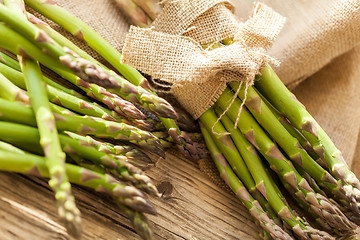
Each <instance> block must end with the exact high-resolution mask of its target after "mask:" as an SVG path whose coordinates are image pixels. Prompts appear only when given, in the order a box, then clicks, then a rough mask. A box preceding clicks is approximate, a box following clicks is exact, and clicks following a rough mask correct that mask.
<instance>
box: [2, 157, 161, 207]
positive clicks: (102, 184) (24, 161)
mask: <svg viewBox="0 0 360 240" xmlns="http://www.w3.org/2000/svg"><path fill="white" fill-rule="evenodd" d="M45 161H46V159H45V158H43V157H39V156H36V155H33V154H27V153H23V154H17V153H12V152H8V151H1V150H0V169H1V170H5V171H13V172H18V173H25V174H32V175H36V176H39V177H49V175H50V173H49V171H48V170H47V168H46V165H45ZM20 166H21V167H20ZM65 167H66V173H67V175H68V176H69V181H70V182H72V183H74V184H78V185H81V186H85V187H89V188H92V189H94V190H96V191H98V192H105V193H108V194H110V195H111V196H113V197H114V198H116V200H117V201H118V202H119V203H121V204H123V205H125V206H128V207H130V208H132V209H134V210H136V211H140V212H146V213H155V210H154V207H153V205H152V204H151V203H150V202H149V201H148V200H147V198H146V196H145V195H144V194H143V193H142V192H141V191H139V190H138V189H136V188H135V187H132V186H127V185H124V184H121V183H120V182H118V181H116V180H115V179H114V178H113V177H111V176H110V175H106V174H100V173H96V172H93V171H90V170H88V169H85V168H82V167H79V166H76V165H72V164H66V165H65Z"/></svg>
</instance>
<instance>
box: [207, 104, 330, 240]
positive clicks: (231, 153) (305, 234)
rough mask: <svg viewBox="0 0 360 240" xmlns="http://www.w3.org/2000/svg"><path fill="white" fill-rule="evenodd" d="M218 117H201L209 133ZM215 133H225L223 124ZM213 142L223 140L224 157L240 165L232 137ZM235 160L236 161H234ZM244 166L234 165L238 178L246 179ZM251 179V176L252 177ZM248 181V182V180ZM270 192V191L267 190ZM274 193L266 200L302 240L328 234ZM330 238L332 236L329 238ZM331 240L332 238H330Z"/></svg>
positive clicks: (220, 147) (216, 127) (209, 114)
mask: <svg viewBox="0 0 360 240" xmlns="http://www.w3.org/2000/svg"><path fill="white" fill-rule="evenodd" d="M216 119H217V116H216V115H215V114H214V112H213V110H212V109H209V110H207V111H206V112H205V113H204V114H203V115H202V116H201V117H200V121H201V122H202V123H203V124H204V125H205V128H206V129H207V131H212V126H213V125H214V123H215V122H216ZM214 131H216V132H219V133H224V132H226V131H225V128H224V127H223V126H222V124H221V123H217V124H216V125H215V127H214ZM212 137H213V140H214V141H216V140H215V139H216V138H218V139H221V140H218V141H216V142H221V143H223V144H217V146H218V147H219V149H220V150H221V152H222V153H223V154H224V156H225V157H226V159H227V160H228V161H229V163H230V164H231V163H232V162H233V161H237V164H239V159H241V157H240V155H239V154H238V153H237V151H235V149H236V147H235V146H234V143H233V142H232V140H231V138H230V136H228V135H222V136H218V135H215V134H213V135H212ZM225 144H226V145H228V146H229V147H226V148H225V147H223V146H224V145H225ZM232 158H234V159H232ZM231 165H232V164H231ZM243 165H244V166H239V165H237V166H236V167H235V165H232V168H233V169H234V171H235V172H236V171H238V173H239V174H238V176H241V179H245V178H244V176H243V173H242V171H243V170H244V169H247V166H246V165H245V163H244V164H243ZM250 177H251V176H250ZM246 181H248V180H246ZM246 181H244V180H243V182H244V183H246ZM263 185H264V181H262V183H260V185H258V186H259V188H260V189H263V190H261V191H260V192H262V193H264V191H265V190H264V189H265V188H264V186H263ZM272 186H273V185H272V184H266V187H272ZM266 190H268V189H266ZM272 193H273V191H269V192H265V193H264V195H265V196H266V197H265V198H266V199H267V200H268V201H269V202H270V204H271V206H272V208H273V209H274V210H275V212H276V213H277V214H278V216H279V217H280V218H281V219H282V220H283V221H284V222H286V224H287V225H289V226H290V228H291V229H292V230H293V232H294V234H295V235H296V236H297V237H299V238H301V239H312V238H315V237H316V236H322V235H324V234H325V235H326V233H322V232H321V231H318V232H317V231H315V232H314V230H313V229H312V228H309V229H308V227H307V226H306V225H305V224H304V223H302V222H301V221H299V219H297V217H296V216H295V215H294V214H293V213H292V211H291V209H290V208H289V207H288V206H286V205H285V204H284V202H283V201H282V199H281V197H276V196H278V195H277V194H272ZM329 237H330V236H329ZM330 239H331V237H330Z"/></svg>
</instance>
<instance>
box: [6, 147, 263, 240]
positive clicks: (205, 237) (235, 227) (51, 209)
mask: <svg viewBox="0 0 360 240" xmlns="http://www.w3.org/2000/svg"><path fill="white" fill-rule="evenodd" d="M179 155H180V153H178V152H176V151H174V150H169V151H168V152H167V154H166V158H165V159H161V160H159V161H158V162H157V165H156V167H155V168H153V169H151V170H149V171H148V174H149V176H150V177H151V178H153V179H154V181H155V183H156V184H157V185H158V184H161V183H164V182H168V183H170V184H171V185H172V186H173V191H172V192H171V194H164V197H162V198H160V199H152V200H153V203H154V204H155V205H156V208H157V211H158V215H157V216H149V218H150V220H151V223H152V225H153V229H154V233H155V234H154V239H166V240H172V239H176V240H177V239H188V240H212V239H214V240H215V239H216V240H221V239H224V240H225V239H226V240H231V239H256V236H257V232H258V230H259V229H258V228H257V226H256V225H255V224H254V223H253V221H252V218H251V216H250V215H249V214H248V211H247V210H246V209H245V208H244V207H243V206H242V204H241V202H240V201H239V200H237V199H236V197H235V196H234V195H232V194H231V193H229V192H227V191H225V190H223V189H221V188H220V187H218V186H216V185H215V184H213V183H212V182H211V181H210V180H209V179H208V178H207V177H206V176H205V175H204V174H203V173H202V172H201V171H200V170H199V169H198V168H197V165H196V164H195V163H193V162H190V161H189V160H187V159H184V158H181V157H179ZM73 191H74V194H75V197H76V199H77V204H78V206H79V208H80V211H81V212H82V219H83V239H106V240H118V239H120V240H123V239H124V240H125V239H131V240H132V239H140V238H139V237H138V236H137V235H136V233H135V232H134V231H133V229H132V227H131V225H130V223H129V222H128V220H127V219H126V217H124V216H123V215H122V213H121V211H120V210H119V209H118V208H117V207H116V205H115V204H114V203H113V202H112V200H111V199H110V198H107V197H106V196H104V195H102V194H99V193H95V192H93V191H91V190H87V189H85V188H80V187H76V186H75V187H74V190H73ZM0 239H1V240H14V239H27V240H32V239H34V240H39V239H51V240H52V239H71V238H70V237H69V236H68V235H67V233H66V231H65V228H64V227H63V226H62V225H61V224H60V223H59V221H58V218H57V210H56V206H55V201H54V197H53V194H52V192H51V190H50V189H49V187H48V185H47V182H46V180H43V179H39V178H36V177H28V176H24V175H20V174H14V173H7V172H0Z"/></svg>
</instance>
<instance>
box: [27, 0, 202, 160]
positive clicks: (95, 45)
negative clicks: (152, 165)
mask: <svg viewBox="0 0 360 240" xmlns="http://www.w3.org/2000/svg"><path fill="white" fill-rule="evenodd" d="M26 3H27V4H28V5H29V6H30V7H31V8H33V9H35V10H36V11H37V12H39V13H41V14H42V15H44V16H46V17H47V18H49V19H50V20H52V21H54V22H56V23H57V24H59V25H60V26H62V27H63V28H65V29H66V30H68V31H69V32H70V33H71V34H72V35H74V36H78V37H79V36H81V39H82V40H84V41H85V42H86V43H87V44H88V45H89V46H90V47H91V48H92V49H94V50H95V51H96V52H98V53H99V54H100V55H101V56H102V57H104V58H105V59H106V60H107V61H108V62H109V63H110V64H111V65H112V66H113V67H115V69H117V70H118V71H119V72H120V73H121V74H122V75H123V76H124V77H125V78H126V79H127V80H128V81H130V82H131V83H132V84H134V85H136V86H139V87H142V88H144V89H145V90H147V91H149V92H150V93H152V94H156V93H155V92H153V91H152V89H151V87H150V85H149V83H148V81H147V79H146V78H145V77H144V76H142V75H141V74H140V73H139V72H138V71H137V70H136V69H134V68H132V67H130V66H129V65H126V64H122V63H121V61H120V60H121V54H120V53H119V52H118V51H117V50H116V49H115V48H114V47H112V46H111V45H110V44H109V43H108V42H107V41H106V40H105V39H103V38H102V37H101V36H100V35H99V34H98V33H96V32H95V31H94V30H93V29H92V28H91V27H89V26H88V25H87V24H86V23H84V22H83V21H81V20H80V19H79V18H77V17H76V16H74V15H73V14H71V13H69V12H68V11H66V10H65V9H64V8H61V7H60V6H58V5H56V4H50V3H49V2H44V1H39V0H27V1H26ZM75 52H76V53H78V54H81V53H80V52H79V51H75ZM149 96H153V95H149ZM149 96H148V97H149ZM147 110H148V109H147ZM159 118H160V120H161V121H162V123H163V124H164V126H165V127H166V128H167V129H168V131H169V134H170V136H171V137H172V138H173V141H174V142H175V143H176V144H177V147H178V149H179V150H180V151H181V152H182V153H183V154H184V155H185V156H190V157H192V158H194V159H200V158H203V157H206V155H207V151H206V150H205V149H203V147H202V146H201V145H199V144H197V143H196V142H193V141H188V140H189V139H186V136H185V137H184V135H186V133H184V132H182V131H181V130H180V129H179V127H178V126H177V124H176V123H175V121H174V120H173V119H171V118H166V117H161V115H160V117H159Z"/></svg>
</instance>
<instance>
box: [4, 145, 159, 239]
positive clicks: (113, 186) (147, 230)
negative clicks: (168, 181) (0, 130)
mask: <svg viewBox="0 0 360 240" xmlns="http://www.w3.org/2000/svg"><path fill="white" fill-rule="evenodd" d="M0 150H4V151H7V152H11V153H14V154H23V155H24V154H27V153H26V152H24V151H23V150H21V149H19V148H16V147H14V146H13V145H11V144H8V143H5V142H1V141H0ZM13 156H14V155H13ZM27 156H31V157H32V158H31V159H30V160H28V159H25V160H27V161H30V162H31V161H33V162H34V165H33V168H32V169H34V167H35V166H36V168H37V169H44V163H43V162H40V161H39V160H40V159H41V158H40V157H38V156H35V155H30V154H27ZM34 156H35V158H33V157H34ZM15 159H17V160H18V159H19V158H18V157H17V156H15ZM42 160H43V161H44V159H42ZM0 161H1V160H0ZM6 161H11V160H9V159H8V158H6ZM22 161H24V160H23V159H22ZM2 164H5V163H4V162H2V163H0V165H2ZM9 164H14V162H13V161H11V163H9ZM15 166H20V164H19V165H15ZM65 166H66V172H67V175H69V180H70V182H72V183H75V181H74V179H76V180H77V184H79V185H81V186H86V187H90V188H93V189H94V190H95V191H100V192H106V193H110V194H111V195H112V196H113V197H115V198H116V197H120V196H122V197H121V198H120V199H119V200H120V201H119V200H118V199H115V200H116V203H117V204H118V205H119V207H120V208H121V209H122V210H123V211H124V213H125V214H126V216H127V217H128V218H129V219H130V221H131V223H132V225H133V227H134V229H135V231H136V232H137V233H138V234H139V235H140V236H141V237H142V238H143V239H151V236H152V230H151V227H150V225H149V223H148V220H147V218H146V217H145V216H144V215H143V214H142V213H141V212H137V211H135V210H133V209H131V208H129V207H126V206H125V205H127V204H125V205H123V204H121V201H123V199H124V198H127V197H128V195H132V194H134V193H135V195H134V196H137V195H136V193H137V194H138V195H139V196H140V197H142V196H143V194H142V193H141V192H139V191H138V190H137V189H136V188H135V189H134V188H133V187H131V186H124V185H123V184H121V183H120V184H119V182H117V181H116V180H115V179H113V178H112V177H111V176H110V175H107V174H106V173H105V172H101V171H100V172H101V173H99V171H89V170H88V169H81V168H80V167H77V166H74V165H71V164H66V165H65ZM0 169H2V168H1V167H0ZM18 169H19V168H18ZM19 171H20V170H18V171H16V172H19ZM26 172H28V171H26ZM30 172H31V173H33V174H34V172H32V171H31V170H30ZM36 172H37V173H39V172H42V171H39V170H38V171H36ZM94 172H95V173H94ZM19 173H25V172H19ZM45 173H47V169H45ZM42 176H43V177H48V175H42ZM79 179H80V181H79ZM104 183H105V184H104ZM118 184H119V185H118ZM119 189H120V190H119ZM124 193H125V194H124ZM130 201H131V200H130ZM136 201H138V200H136ZM151 207H152V206H151Z"/></svg>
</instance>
